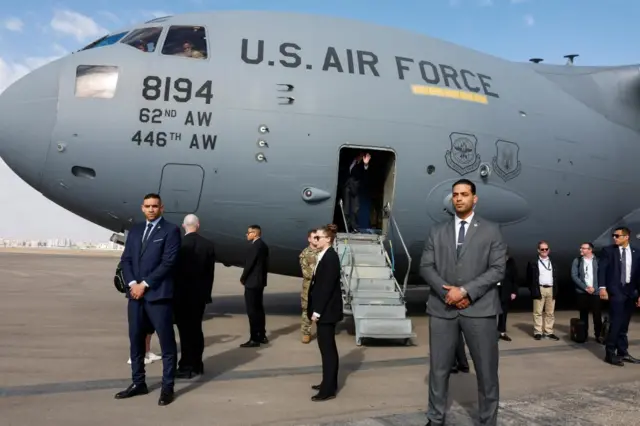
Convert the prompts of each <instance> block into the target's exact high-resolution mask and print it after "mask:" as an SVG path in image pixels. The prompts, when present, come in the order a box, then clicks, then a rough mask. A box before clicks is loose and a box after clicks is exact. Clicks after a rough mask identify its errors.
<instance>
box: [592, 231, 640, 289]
mask: <svg viewBox="0 0 640 426" xmlns="http://www.w3.org/2000/svg"><path fill="white" fill-rule="evenodd" d="M628 248H630V249H631V282H630V283H629V284H627V285H625V286H623V285H622V283H621V282H620V275H621V273H622V267H621V266H622V263H621V261H620V251H619V250H620V249H619V248H618V246H616V245H615V244H613V245H610V246H607V247H605V248H603V249H602V252H601V253H600V261H599V264H598V283H599V285H600V287H601V288H602V287H605V288H606V289H607V293H608V294H609V298H615V297H620V296H625V295H626V296H628V297H636V296H637V294H638V292H639V291H640V276H639V274H640V252H638V250H636V249H635V247H633V246H631V245H629V247H628Z"/></svg>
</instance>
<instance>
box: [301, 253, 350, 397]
mask: <svg viewBox="0 0 640 426" xmlns="http://www.w3.org/2000/svg"><path fill="white" fill-rule="evenodd" d="M318 256H320V254H319V255H318ZM308 301H309V302H308V305H307V306H308V307H307V316H308V317H309V319H311V318H312V317H313V314H314V313H317V314H318V315H320V318H319V319H318V321H317V322H316V326H317V330H318V348H319V349H320V355H321V356H322V383H321V384H320V390H319V392H318V395H320V396H328V395H335V393H336V392H337V391H338V366H339V358H338V348H337V346H336V337H335V334H336V325H337V323H339V322H340V321H342V318H343V313H342V287H341V285H340V258H339V257H338V253H336V251H335V250H334V249H333V247H329V248H328V249H327V251H326V252H325V253H324V254H322V258H320V262H319V263H318V266H317V267H316V270H315V272H314V274H313V277H312V278H311V284H310V286H309V296H308Z"/></svg>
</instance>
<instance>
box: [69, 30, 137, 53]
mask: <svg viewBox="0 0 640 426" xmlns="http://www.w3.org/2000/svg"><path fill="white" fill-rule="evenodd" d="M127 32H128V31H124V32H121V33H118V34H109V35H106V36H104V37H100V38H99V39H97V40H96V41H94V42H93V43H90V44H88V45H87V46H85V47H83V48H82V49H80V51H82V50H89V49H93V48H96V47H103V46H109V45H111V44H116V43H117V42H118V41H119V40H120V39H121V38H122V37H124V36H125V35H126V34H127Z"/></svg>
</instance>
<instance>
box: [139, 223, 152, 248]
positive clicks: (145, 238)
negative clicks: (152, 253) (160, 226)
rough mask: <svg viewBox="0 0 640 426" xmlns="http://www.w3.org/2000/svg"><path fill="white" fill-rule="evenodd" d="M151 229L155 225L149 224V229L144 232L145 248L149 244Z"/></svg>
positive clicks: (143, 244) (143, 241)
mask: <svg viewBox="0 0 640 426" xmlns="http://www.w3.org/2000/svg"><path fill="white" fill-rule="evenodd" d="M151 228H153V223H150V224H148V225H147V229H146V230H145V231H144V236H143V237H142V247H144V246H145V245H146V244H147V240H148V239H149V235H151Z"/></svg>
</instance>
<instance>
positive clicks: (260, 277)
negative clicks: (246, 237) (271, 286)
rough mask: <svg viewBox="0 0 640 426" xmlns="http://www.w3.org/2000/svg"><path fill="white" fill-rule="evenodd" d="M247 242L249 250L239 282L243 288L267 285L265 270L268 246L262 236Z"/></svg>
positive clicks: (267, 264) (267, 261)
mask: <svg viewBox="0 0 640 426" xmlns="http://www.w3.org/2000/svg"><path fill="white" fill-rule="evenodd" d="M249 244H250V246H249V252H248V253H247V260H246V261H245V265H244V270H243V271H242V276H241V277H240V282H241V283H242V285H244V286H245V288H264V287H266V286H267V271H268V270H269V246H267V243H265V242H264V240H263V239H262V238H258V239H257V240H255V241H253V242H252V243H249Z"/></svg>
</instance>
